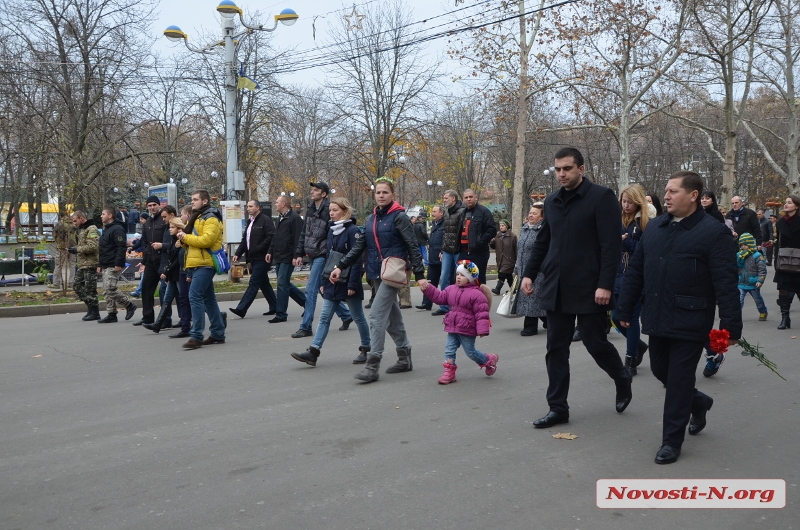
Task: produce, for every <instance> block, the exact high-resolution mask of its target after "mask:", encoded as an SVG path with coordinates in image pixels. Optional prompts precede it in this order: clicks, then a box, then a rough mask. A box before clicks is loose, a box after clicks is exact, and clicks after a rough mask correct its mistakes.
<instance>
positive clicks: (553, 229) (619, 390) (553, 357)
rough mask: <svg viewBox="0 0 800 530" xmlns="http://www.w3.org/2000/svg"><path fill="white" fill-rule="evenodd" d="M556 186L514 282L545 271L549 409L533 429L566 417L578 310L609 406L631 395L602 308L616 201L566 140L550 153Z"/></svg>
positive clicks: (609, 279) (609, 285)
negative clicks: (611, 396) (609, 392)
mask: <svg viewBox="0 0 800 530" xmlns="http://www.w3.org/2000/svg"><path fill="white" fill-rule="evenodd" d="M555 171H556V177H557V178H558V180H559V182H560V183H561V189H559V190H558V191H556V192H555V193H552V194H550V195H549V196H548V197H547V198H546V199H545V201H544V225H543V226H542V229H541V231H540V233H539V236H538V237H537V238H536V243H535V244H534V246H533V251H532V253H531V257H530V259H529V260H528V265H527V267H526V269H525V271H524V273H523V276H524V277H523V279H522V283H521V284H520V289H522V291H523V292H524V293H525V294H527V295H530V294H532V293H533V280H534V279H535V278H536V275H537V274H538V273H539V272H540V271H541V272H542V273H544V282H542V285H543V287H542V290H541V292H540V293H539V296H540V297H541V304H542V306H543V307H544V309H545V310H546V311H547V355H546V356H545V363H546V364H547V376H548V378H549V380H550V383H549V385H548V387H547V403H548V405H550V412H548V413H547V415H545V416H544V417H542V418H540V419H538V420H536V421H534V422H533V426H534V427H536V428H545V427H551V426H553V425H556V424H559V423H566V422H567V421H569V405H568V404H567V394H568V393H569V380H570V373H569V346H570V343H571V342H572V334H573V331H574V328H575V320H576V317H577V321H578V326H580V328H581V334H582V340H583V344H584V346H586V349H587V350H588V351H589V354H590V355H591V356H592V357H593V358H594V360H595V362H596V363H597V365H598V366H599V367H600V368H602V369H603V370H604V371H605V372H606V373H607V374H608V376H609V377H610V378H611V379H613V380H614V384H615V386H616V397H615V407H616V410H617V412H623V411H624V410H625V408H626V407H627V406H628V404H629V403H630V402H631V398H632V395H631V376H630V374H629V373H628V371H627V370H625V367H624V366H623V364H622V360H621V359H620V356H619V352H617V349H616V348H615V347H614V346H613V345H612V344H611V343H610V342H608V338H607V337H606V321H607V320H608V316H607V315H606V312H607V311H608V310H609V309H611V308H612V299H611V293H612V290H613V289H614V279H615V277H616V274H617V265H618V262H619V257H620V255H621V254H620V252H621V245H622V240H621V238H620V236H619V234H620V224H619V219H620V216H621V212H620V207H619V203H618V202H617V198H616V195H615V194H614V192H613V191H612V190H610V189H608V188H606V187H603V186H600V185H598V184H594V183H593V182H591V181H590V180H589V179H587V178H584V176H583V173H584V165H583V155H582V154H581V152H580V151H578V150H577V149H575V148H572V147H566V148H564V149H561V150H560V151H558V152H557V153H556V156H555Z"/></svg>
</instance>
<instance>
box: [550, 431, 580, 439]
mask: <svg viewBox="0 0 800 530" xmlns="http://www.w3.org/2000/svg"><path fill="white" fill-rule="evenodd" d="M577 437H578V435H576V434H572V433H570V432H559V433H556V434H554V435H553V438H558V439H560V440H574V439H575V438H577Z"/></svg>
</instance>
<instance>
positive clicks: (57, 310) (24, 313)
mask: <svg viewBox="0 0 800 530" xmlns="http://www.w3.org/2000/svg"><path fill="white" fill-rule="evenodd" d="M494 279H497V274H487V275H486V280H487V282H488V280H494ZM369 289H370V287H369V285H367V284H366V283H364V290H369ZM300 290H301V291H303V292H305V286H303V287H300ZM216 295H217V302H233V301H236V300H241V299H242V296H244V291H238V292H234V293H216ZM132 300H134V301H135V300H136V299H132ZM137 305H138V306H139V308H141V307H142V306H141V304H137ZM155 305H156V307H158V306H159V305H160V304H159V303H158V300H156V304H155ZM100 310H101V311H103V310H104V308H103V306H102V303H101V306H100ZM84 311H86V304H84V303H82V302H78V303H70V304H47V305H23V306H15V307H0V318H21V317H42V316H48V315H67V314H70V313H82V312H84Z"/></svg>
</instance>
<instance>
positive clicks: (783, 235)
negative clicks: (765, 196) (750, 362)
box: [773, 195, 800, 329]
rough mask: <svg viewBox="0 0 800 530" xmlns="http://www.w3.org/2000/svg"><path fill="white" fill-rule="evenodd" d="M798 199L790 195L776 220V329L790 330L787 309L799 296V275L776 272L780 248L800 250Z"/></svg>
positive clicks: (799, 206)
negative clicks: (777, 316)
mask: <svg viewBox="0 0 800 530" xmlns="http://www.w3.org/2000/svg"><path fill="white" fill-rule="evenodd" d="M798 210H800V197H798V196H797V195H790V196H788V197H787V198H786V202H785V203H784V205H783V214H784V215H783V217H781V218H780V219H778V222H777V223H776V225H775V226H776V228H777V231H778V234H777V236H776V239H777V243H776V244H775V247H774V248H775V250H774V254H773V255H774V262H773V263H774V264H775V278H774V281H775V283H777V284H778V307H780V308H781V323H780V325H779V326H778V329H790V328H791V327H792V320H791V319H790V318H789V308H790V307H791V305H792V298H794V296H795V295H798V296H800V273H798V272H786V271H780V270H778V256H779V255H780V249H781V248H800V219H798V217H800V216H799V215H798V214H797V212H798Z"/></svg>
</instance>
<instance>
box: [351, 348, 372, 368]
mask: <svg viewBox="0 0 800 530" xmlns="http://www.w3.org/2000/svg"><path fill="white" fill-rule="evenodd" d="M358 351H359V353H358V357H356V358H355V359H353V364H364V363H365V362H367V354H368V353H369V346H359V347H358Z"/></svg>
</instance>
